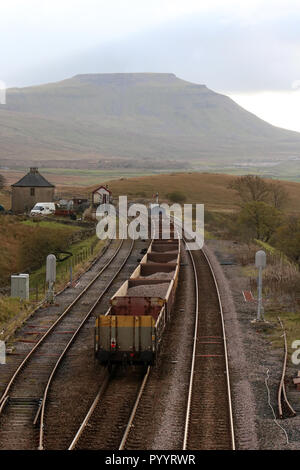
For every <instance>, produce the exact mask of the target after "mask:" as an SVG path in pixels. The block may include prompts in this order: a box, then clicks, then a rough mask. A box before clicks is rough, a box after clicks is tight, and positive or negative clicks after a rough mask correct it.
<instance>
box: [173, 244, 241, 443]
mask: <svg viewBox="0 0 300 470" xmlns="http://www.w3.org/2000/svg"><path fill="white" fill-rule="evenodd" d="M183 240H184V243H185V245H186V248H187V250H188V252H189V255H190V259H191V262H192V267H193V272H194V280H195V292H196V308H195V310H196V319H195V330H194V343H193V353H192V363H191V373H190V382H189V392H188V401H187V409H186V418H185V429H184V437H183V446H182V448H183V450H186V449H187V445H188V435H189V424H190V412H191V400H192V392H193V381H194V367H195V354H196V345H197V331H198V302H199V298H198V276H197V271H196V266H195V261H194V258H193V255H192V252H191V250H189V249H188V246H187V243H186V241H185V238H184V237H183ZM201 252H202V253H203V255H204V257H205V259H206V262H207V264H208V266H209V269H210V273H211V275H212V278H213V281H214V285H215V288H216V292H217V296H218V304H219V311H220V316H221V322H222V331H223V343H224V355H225V365H226V381H227V396H228V409H229V425H230V435H231V447H232V450H235V448H236V447H235V433H234V422H233V410H232V398H231V385H230V374H229V364H228V352H227V341H226V331H225V323H224V314H223V306H222V301H221V295H220V291H219V286H218V282H217V279H216V276H215V273H214V270H213V267H212V264H211V262H210V260H209V257H208V255H207V253H205V250H204V249H203V248H202V249H201Z"/></svg>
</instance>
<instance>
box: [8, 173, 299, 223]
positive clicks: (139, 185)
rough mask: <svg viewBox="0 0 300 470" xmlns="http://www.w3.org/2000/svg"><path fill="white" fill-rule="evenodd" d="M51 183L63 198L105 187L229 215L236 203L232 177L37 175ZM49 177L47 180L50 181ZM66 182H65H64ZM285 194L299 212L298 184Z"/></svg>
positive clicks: (13, 175)
mask: <svg viewBox="0 0 300 470" xmlns="http://www.w3.org/2000/svg"><path fill="white" fill-rule="evenodd" d="M41 173H42V174H44V175H45V176H46V177H47V178H48V179H49V180H50V181H51V182H53V183H54V184H56V191H57V193H58V194H59V195H61V196H63V197H72V196H74V195H78V196H82V197H87V196H88V197H89V196H90V195H91V192H92V190H93V189H94V188H96V187H97V186H98V185H100V184H104V183H105V184H106V183H107V184H108V186H109V189H110V190H111V191H112V193H113V197H118V196H119V195H127V196H128V198H129V199H147V200H151V199H153V194H155V193H156V192H158V193H159V198H160V200H165V201H167V200H168V197H167V195H168V194H169V193H170V192H172V191H175V190H176V191H180V192H182V193H183V194H184V195H185V196H186V202H197V203H203V204H205V205H206V207H207V208H208V209H209V210H217V211H222V212H226V211H232V210H235V209H236V208H237V205H238V203H239V200H238V197H237V195H236V193H235V191H232V190H230V189H228V184H229V182H230V181H232V180H233V179H234V178H236V177H237V176H236V175H228V174H221V173H200V172H177V171H176V172H172V173H164V174H142V175H141V172H138V171H137V170H136V171H135V172H134V171H128V172H121V171H120V170H118V171H117V170H116V171H105V172H104V171H101V172H97V171H94V170H86V171H82V170H61V169H57V170H55V171H54V170H53V169H51V172H50V173H49V174H47V173H44V171H41ZM22 175H24V173H18V174H16V173H14V172H10V177H9V178H8V177H7V181H10V182H13V181H16V180H17V179H18V178H20V177H21V176H22ZM50 175H51V177H50ZM66 179H67V181H66ZM282 184H283V186H284V187H285V188H286V189H287V191H288V194H289V198H290V200H289V203H288V205H287V210H288V212H290V213H295V214H298V213H299V212H300V206H299V201H300V184H299V183H297V182H293V181H282ZM0 204H3V205H4V207H5V208H6V209H8V208H9V207H10V196H9V194H8V192H7V191H5V192H3V191H2V192H1V191H0Z"/></svg>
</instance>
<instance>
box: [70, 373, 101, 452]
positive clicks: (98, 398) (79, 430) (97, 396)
mask: <svg viewBox="0 0 300 470" xmlns="http://www.w3.org/2000/svg"><path fill="white" fill-rule="evenodd" d="M109 380H110V374H109V373H108V372H107V374H106V377H105V378H104V381H103V382H102V384H101V387H100V389H99V391H98V393H97V395H96V397H95V399H94V401H93V403H92V405H91V407H90V409H89V411H88V412H87V414H86V416H85V418H84V420H83V421H82V423H81V425H80V427H79V429H78V431H77V433H76V434H75V437H74V439H73V440H72V442H71V444H70V446H69V447H68V450H74V449H75V447H76V444H77V442H78V441H79V439H80V437H81V436H82V433H83V431H84V430H85V428H86V425H87V424H88V422H89V420H90V417H91V416H92V414H93V413H94V410H95V408H96V406H97V405H98V403H99V400H100V398H102V396H103V394H104V392H105V390H106V387H107V385H108V383H109Z"/></svg>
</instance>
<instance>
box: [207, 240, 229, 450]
mask: <svg viewBox="0 0 300 470" xmlns="http://www.w3.org/2000/svg"><path fill="white" fill-rule="evenodd" d="M201 251H202V253H203V254H204V256H205V259H206V261H207V264H208V266H209V269H210V272H211V275H212V277H213V280H214V284H215V287H216V291H217V295H218V303H219V309H220V315H221V321H222V331H223V343H224V354H225V364H226V382H227V397H228V409H229V424H230V434H231V447H232V450H235V449H236V446H235V433H234V421H233V409H232V398H231V384H230V373H229V361H228V351H227V338H226V330H225V321H224V312H223V305H222V300H221V294H220V290H219V285H218V281H217V278H216V276H215V273H214V270H213V267H212V264H211V262H210V259H209V257H208V255H207V253H206V252H205V250H204V249H203V248H202V250H201Z"/></svg>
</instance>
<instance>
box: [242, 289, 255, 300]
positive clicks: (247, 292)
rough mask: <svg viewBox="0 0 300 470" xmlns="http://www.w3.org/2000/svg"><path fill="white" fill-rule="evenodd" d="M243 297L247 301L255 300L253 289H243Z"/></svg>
mask: <svg viewBox="0 0 300 470" xmlns="http://www.w3.org/2000/svg"><path fill="white" fill-rule="evenodd" d="M242 292H243V297H244V301H245V302H254V300H255V299H254V297H253V294H252V292H251V290H243V291H242Z"/></svg>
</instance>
